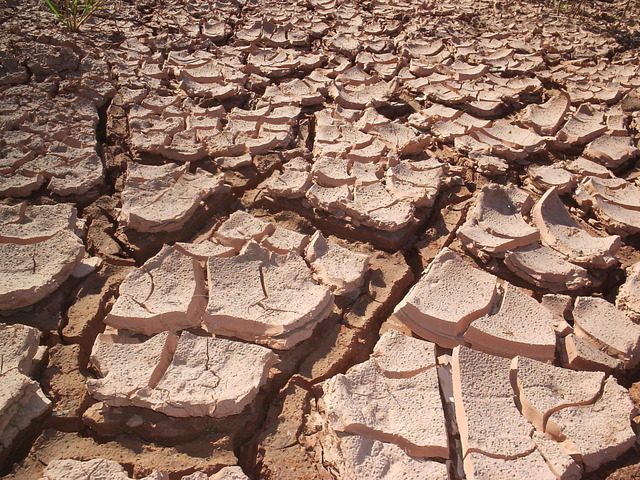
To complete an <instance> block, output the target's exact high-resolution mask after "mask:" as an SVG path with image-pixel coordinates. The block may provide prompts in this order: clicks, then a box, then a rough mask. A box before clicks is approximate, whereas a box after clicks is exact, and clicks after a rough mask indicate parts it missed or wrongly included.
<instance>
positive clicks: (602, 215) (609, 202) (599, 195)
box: [575, 177, 640, 236]
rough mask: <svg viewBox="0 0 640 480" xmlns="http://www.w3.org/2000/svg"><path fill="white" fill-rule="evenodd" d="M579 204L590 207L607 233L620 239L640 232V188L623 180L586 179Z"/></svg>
mask: <svg viewBox="0 0 640 480" xmlns="http://www.w3.org/2000/svg"><path fill="white" fill-rule="evenodd" d="M575 199H576V201H577V202H578V203H579V204H580V205H581V206H583V207H585V208H591V209H592V210H593V212H594V213H595V214H596V216H597V217H598V219H600V220H601V221H602V222H603V223H604V224H605V226H606V228H607V231H609V232H614V233H617V234H619V235H621V236H625V235H629V234H634V233H637V232H640V189H639V188H638V187H636V186H635V185H633V184H631V183H629V182H627V181H625V180H623V179H621V178H597V177H585V178H584V179H583V180H582V182H580V184H579V185H578V188H577V189H576V191H575Z"/></svg>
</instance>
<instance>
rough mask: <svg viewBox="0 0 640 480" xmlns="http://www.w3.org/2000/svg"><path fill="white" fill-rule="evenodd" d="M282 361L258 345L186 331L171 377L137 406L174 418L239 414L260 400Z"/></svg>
mask: <svg viewBox="0 0 640 480" xmlns="http://www.w3.org/2000/svg"><path fill="white" fill-rule="evenodd" d="M276 359H277V357H276V355H275V354H274V353H272V352H271V350H269V349H268V348H264V347H260V346H258V345H251V344H249V343H242V342H234V341H231V340H225V339H222V338H213V337H200V336H196V335H193V334H191V333H189V332H182V335H181V336H180V340H179V341H178V346H177V348H176V351H175V353H174V354H173V360H172V361H171V364H170V365H169V367H168V368H167V370H166V372H165V373H164V374H163V375H162V378H161V379H160V381H159V382H158V383H157V384H156V385H154V386H153V388H145V389H143V390H142V391H140V392H139V393H138V395H137V397H138V400H137V401H136V402H135V403H136V405H139V406H144V407H147V408H150V409H152V410H155V411H157V412H162V413H164V414H166V415H169V416H172V417H201V416H210V417H218V418H219V417H226V416H228V415H235V414H237V413H240V412H241V411H242V410H243V409H244V407H245V406H247V405H248V404H249V403H250V402H251V401H252V400H253V399H254V398H255V396H256V395H257V393H258V390H259V389H260V387H261V386H262V385H264V383H265V382H266V381H267V378H268V377H267V376H268V373H269V369H270V368H271V366H272V365H273V364H274V363H275V361H276Z"/></svg>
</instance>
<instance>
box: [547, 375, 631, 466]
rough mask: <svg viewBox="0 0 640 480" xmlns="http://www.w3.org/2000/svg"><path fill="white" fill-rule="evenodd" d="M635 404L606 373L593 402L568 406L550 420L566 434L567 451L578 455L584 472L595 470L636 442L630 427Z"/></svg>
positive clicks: (622, 388) (562, 433) (562, 437)
mask: <svg viewBox="0 0 640 480" xmlns="http://www.w3.org/2000/svg"><path fill="white" fill-rule="evenodd" d="M634 414H635V407H634V405H633V402H632V401H631V398H630V397H629V392H628V391H627V389H625V388H624V387H621V386H620V385H618V383H617V382H616V379H615V378H613V377H609V378H608V379H607V380H606V381H605V383H604V389H603V391H602V395H601V396H600V398H598V399H597V400H596V401H595V402H594V403H593V404H592V405H584V406H575V407H568V408H563V409H562V410H559V411H558V412H556V413H554V414H553V415H551V417H549V424H550V425H551V424H553V425H554V430H557V431H558V432H561V439H565V438H566V442H565V444H567V445H568V453H570V454H571V455H578V456H579V458H580V459H581V460H582V462H583V463H584V466H585V470H586V471H587V472H590V471H593V470H597V469H598V468H599V467H600V466H601V465H603V464H605V463H607V462H610V461H612V460H614V459H616V458H618V457H619V456H620V455H622V454H623V453H624V452H626V451H627V450H629V449H630V448H631V447H633V446H634V445H635V444H636V435H635V433H634V432H633V430H632V429H631V417H632V416H633V415H634Z"/></svg>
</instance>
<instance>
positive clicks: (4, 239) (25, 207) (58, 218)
mask: <svg viewBox="0 0 640 480" xmlns="http://www.w3.org/2000/svg"><path fill="white" fill-rule="evenodd" d="M77 222H78V214H77V211H76V208H75V207H74V206H73V205H71V204H68V203H58V204H55V205H29V204H27V203H20V204H18V205H0V243H18V244H29V243H38V242H42V241H44V240H47V239H49V238H51V237H53V236H54V235H55V234H56V233H58V232H61V231H63V230H72V231H75V230H76V229H77Z"/></svg>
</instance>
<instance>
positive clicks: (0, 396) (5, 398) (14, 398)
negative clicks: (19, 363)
mask: <svg viewBox="0 0 640 480" xmlns="http://www.w3.org/2000/svg"><path fill="white" fill-rule="evenodd" d="M50 408H51V402H50V401H49V399H48V398H47V397H46V396H45V395H44V393H42V390H40V385H38V383H37V382H34V381H33V380H31V379H30V378H29V377H27V376H26V375H23V374H22V373H20V372H19V371H18V370H15V369H13V370H8V371H3V372H2V373H0V455H1V454H3V453H4V450H5V449H6V448H10V447H11V446H12V445H13V442H14V440H15V439H16V437H18V435H20V433H21V432H22V431H24V430H26V429H27V428H29V426H30V425H31V422H32V421H34V420H36V419H38V418H40V417H42V416H43V415H44V414H45V413H46V412H47V411H48V410H49V409H50Z"/></svg>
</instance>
